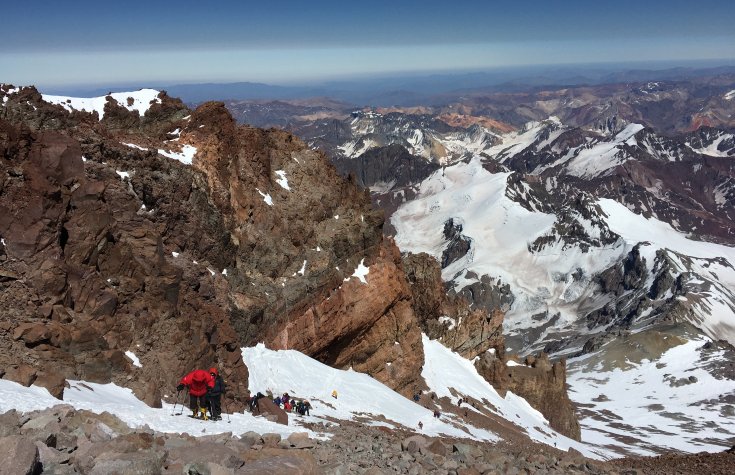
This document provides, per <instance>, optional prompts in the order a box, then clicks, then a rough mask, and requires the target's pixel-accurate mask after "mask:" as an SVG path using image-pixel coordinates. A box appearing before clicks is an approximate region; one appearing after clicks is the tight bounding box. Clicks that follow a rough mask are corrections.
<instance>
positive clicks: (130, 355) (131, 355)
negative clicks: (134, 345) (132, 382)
mask: <svg viewBox="0 0 735 475" xmlns="http://www.w3.org/2000/svg"><path fill="white" fill-rule="evenodd" d="M125 356H127V357H128V358H129V359H130V361H132V362H133V366H135V367H136V368H142V367H143V365H142V364H140V360H139V359H138V357H137V356H135V353H133V352H132V351H130V350H128V351H126V352H125Z"/></svg>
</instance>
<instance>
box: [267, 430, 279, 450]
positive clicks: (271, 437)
mask: <svg viewBox="0 0 735 475" xmlns="http://www.w3.org/2000/svg"><path fill="white" fill-rule="evenodd" d="M280 441H281V435H280V434H274V433H267V434H263V445H264V446H265V447H277V446H278V443H279V442H280Z"/></svg>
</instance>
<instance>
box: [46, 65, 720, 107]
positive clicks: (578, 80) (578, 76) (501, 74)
mask: <svg viewBox="0 0 735 475" xmlns="http://www.w3.org/2000/svg"><path fill="white" fill-rule="evenodd" d="M723 64H724V65H723ZM732 73H735V64H733V62H732V61H729V62H723V63H720V64H719V65H716V64H712V63H705V62H692V63H688V64H686V65H685V66H672V65H670V64H665V63H661V64H653V65H652V64H650V63H649V64H647V65H641V64H623V65H621V64H596V65H563V66H525V67H513V68H497V69H494V70H489V71H481V72H464V73H423V74H419V73H413V74H405V75H392V76H383V77H365V78H355V79H345V80H335V81H325V82H322V83H314V84H297V85H271V84H263V83H255V82H234V83H195V84H177V83H175V82H173V83H169V84H153V85H151V84H143V83H140V84H124V85H118V86H109V87H107V88H99V87H67V88H47V89H45V92H47V93H50V94H63V95H70V96H80V97H93V96H101V95H105V94H107V93H108V92H116V91H124V90H131V89H136V88H141V87H153V88H155V89H158V90H165V91H167V92H168V94H169V95H171V96H174V97H179V98H181V100H183V101H184V102H185V103H187V104H199V103H202V102H205V101H208V100H225V99H238V100H263V99H271V100H284V99H299V98H313V97H330V98H333V99H337V100H340V101H345V102H349V103H351V104H354V105H359V106H413V105H429V104H440V103H443V102H445V101H446V97H444V96H445V95H450V96H456V95H457V94H463V93H470V92H478V91H484V92H516V91H527V90H529V89H531V88H537V87H548V86H578V85H600V84H613V83H627V82H644V81H663V80H669V81H681V80H687V79H691V78H695V77H705V76H706V77H715V76H718V75H721V74H732Z"/></svg>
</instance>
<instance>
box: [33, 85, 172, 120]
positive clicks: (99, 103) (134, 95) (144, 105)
mask: <svg viewBox="0 0 735 475" xmlns="http://www.w3.org/2000/svg"><path fill="white" fill-rule="evenodd" d="M160 93H161V92H160V91H156V90H155V89H141V90H139V91H134V92H114V93H111V94H109V95H107V96H100V97H67V96H54V95H51V94H43V95H42V97H43V100H44V101H46V102H49V103H51V104H58V105H60V106H63V107H64V108H65V109H66V110H68V111H70V112H71V111H72V110H77V111H86V112H97V114H99V118H100V120H102V118H103V117H104V116H105V104H106V103H107V101H108V97H111V98H112V99H113V100H115V101H116V102H117V103H118V104H119V105H120V106H122V107H125V108H126V109H127V110H129V111H136V112H138V113H139V114H140V115H141V116H143V115H145V113H146V112H147V111H148V109H149V108H150V107H151V104H156V103H159V104H160V102H161V99H160V98H159V97H158V95H159V94H160Z"/></svg>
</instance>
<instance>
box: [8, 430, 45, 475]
mask: <svg viewBox="0 0 735 475" xmlns="http://www.w3.org/2000/svg"><path fill="white" fill-rule="evenodd" d="M0 447H2V450H0V467H2V470H3V473H8V474H11V473H12V474H14V475H35V474H37V473H40V471H41V463H40V459H39V455H38V447H36V444H35V443H33V442H32V441H31V440H28V439H26V438H24V437H20V436H9V437H0Z"/></svg>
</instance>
